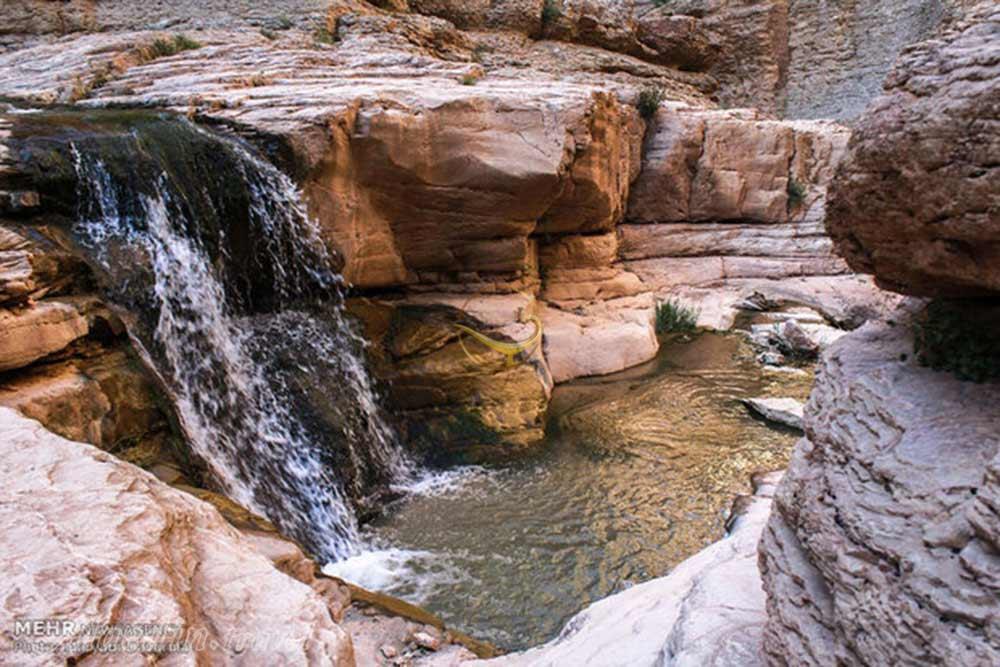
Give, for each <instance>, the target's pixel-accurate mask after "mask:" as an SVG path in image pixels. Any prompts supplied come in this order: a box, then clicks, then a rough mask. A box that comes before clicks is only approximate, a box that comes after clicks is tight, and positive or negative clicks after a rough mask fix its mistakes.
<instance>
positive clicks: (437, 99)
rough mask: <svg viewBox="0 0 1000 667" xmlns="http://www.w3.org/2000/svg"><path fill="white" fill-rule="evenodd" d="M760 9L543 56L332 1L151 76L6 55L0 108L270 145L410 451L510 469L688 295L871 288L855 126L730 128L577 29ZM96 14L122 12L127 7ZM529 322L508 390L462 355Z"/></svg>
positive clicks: (639, 62) (707, 311)
mask: <svg viewBox="0 0 1000 667" xmlns="http://www.w3.org/2000/svg"><path fill="white" fill-rule="evenodd" d="M763 4H768V6H771V4H773V3H771V4H769V3H762V4H760V6H758V4H754V5H753V7H750V6H744V5H742V4H738V3H733V4H728V3H727V4H724V5H722V6H720V7H715V6H714V5H713V6H711V7H709V6H707V5H706V6H704V7H703V6H701V5H698V4H697V3H689V5H690V6H688V5H684V7H680V6H678V7H676V8H674V9H676V10H677V11H678V12H682V13H678V14H676V15H675V14H670V13H667V12H665V11H660V10H657V11H655V12H654V11H652V10H651V9H650V8H648V7H641V8H640V7H638V6H635V7H633V6H632V5H628V7H626V6H625V4H623V5H622V6H621V7H619V8H618V9H615V8H616V7H618V6H617V5H614V4H611V5H607V6H602V7H603V9H600V8H598V7H597V6H596V5H595V6H590V5H585V4H580V5H579V7H577V6H576V5H573V4H572V3H566V4H564V6H563V10H564V11H563V13H562V14H560V17H559V18H558V19H557V20H551V21H550V24H549V25H547V27H546V28H545V30H546V31H547V32H545V33H544V35H543V36H548V37H557V38H558V39H559V40H561V41H552V40H542V41H535V40H532V39H530V38H529V36H528V35H533V34H535V33H534V32H533V29H532V28H530V27H529V28H526V27H524V23H525V22H524V21H523V20H521V19H518V18H516V17H517V16H521V17H522V18H523V17H524V16H526V15H527V14H530V12H531V11H534V9H532V8H530V7H529V5H530V3H527V4H517V3H513V4H511V5H510V6H509V8H510V11H506V12H500V13H497V12H496V11H494V10H493V9H491V10H490V11H489V12H487V13H486V14H485V15H483V14H481V13H477V12H479V9H476V10H475V11H473V10H474V9H475V8H476V7H478V5H476V6H475V7H473V6H469V7H467V8H465V10H464V13H461V12H458V10H457V9H455V7H456V6H455V5H453V4H450V3H440V4H433V6H432V3H423V4H421V3H410V5H409V11H395V12H389V11H385V10H383V9H380V8H377V7H375V6H373V5H370V4H366V3H360V2H355V3H350V2H339V3H334V4H333V5H332V6H331V8H330V11H329V12H328V14H327V16H326V21H325V23H323V28H322V29H323V30H324V31H326V32H321V33H317V32H316V31H304V30H300V29H297V28H296V27H295V26H294V25H292V26H285V28H286V29H281V30H277V31H275V30H272V29H271V28H267V27H262V28H260V29H257V28H256V27H253V28H251V29H242V30H238V31H234V30H228V29H224V28H226V26H227V24H226V23H225V22H221V23H211V25H212V26H218V29H213V30H202V31H198V32H191V33H190V34H191V35H192V36H194V37H196V38H197V42H198V45H199V48H195V49H188V50H184V51H182V52H179V53H176V54H167V55H163V56H160V57H156V58H149V57H148V54H149V53H150V51H149V48H150V45H151V44H153V43H155V41H156V40H157V39H164V38H169V37H170V36H171V34H174V33H164V32H132V33H128V32H117V31H110V32H105V33H99V34H82V33H81V34H76V33H74V34H70V35H67V36H65V37H58V36H53V35H48V36H46V35H45V34H43V35H41V36H39V35H36V36H35V37H34V38H35V39H41V40H42V43H40V44H38V45H37V46H35V47H33V48H25V49H20V50H18V51H15V52H13V53H11V54H9V55H8V56H6V57H5V58H4V61H3V65H4V68H3V72H2V73H0V92H2V94H3V95H6V96H8V97H10V98H13V99H19V100H23V101H25V102H27V103H51V102H57V101H58V102H71V103H74V104H76V105H77V106H79V107H83V108H98V107H105V106H109V105H110V106H126V107H128V106H154V107H163V108H166V109H170V110H173V111H175V112H177V113H181V114H186V115H188V116H189V117H191V118H193V119H195V120H197V121H200V122H204V123H209V124H215V125H220V126H223V127H226V128H229V130H230V131H234V132H236V133H239V134H240V135H242V136H244V137H246V138H248V139H249V140H251V141H253V142H255V143H256V144H258V145H259V146H262V147H264V148H265V150H267V151H269V152H270V153H271V155H272V157H273V158H274V159H275V160H276V161H277V162H278V163H279V164H280V165H281V166H282V167H283V168H285V169H286V170H287V171H288V172H290V173H292V174H294V175H295V177H296V179H297V180H298V182H299V183H300V184H301V186H302V188H303V191H304V194H305V196H306V199H307V201H308V203H309V206H310V212H311V213H312V214H313V215H314V217H315V218H316V219H317V220H318V221H319V222H320V224H321V226H322V228H323V231H324V234H325V236H326V240H327V241H328V242H329V244H330V246H331V247H332V248H334V249H335V250H337V251H338V254H339V255H340V257H341V258H342V260H343V274H344V277H345V279H346V280H347V281H348V282H349V284H350V285H351V286H352V288H353V290H354V294H355V295H356V296H357V297H358V300H357V301H352V302H351V310H352V312H354V313H355V314H356V315H357V316H359V317H361V319H362V320H363V323H364V325H365V327H366V331H367V335H368V337H369V338H370V339H372V340H377V341H381V342H383V343H384V344H379V345H377V346H375V348H374V349H373V354H374V356H375V357H377V363H376V364H375V368H376V369H377V372H378V373H379V375H380V376H381V377H382V379H384V380H386V381H387V383H388V385H389V387H390V390H389V391H390V399H391V401H392V402H393V403H395V404H396V405H397V408H398V410H399V411H400V413H401V414H402V415H403V417H404V421H406V422H407V423H409V424H415V425H417V426H415V427H414V428H416V429H417V431H414V432H412V433H410V434H409V435H410V436H412V437H410V438H408V439H410V440H413V441H418V440H424V441H431V440H437V441H442V440H443V441H448V440H454V439H458V440H459V441H466V440H469V439H473V440H476V439H479V440H481V439H482V438H484V437H488V439H490V440H491V441H494V445H495V446H494V447H493V449H495V450H497V451H498V452H501V453H510V452H511V451H516V450H517V449H520V448H522V447H524V446H525V445H529V444H531V443H535V442H538V441H539V439H540V438H541V434H542V425H543V418H544V413H545V409H546V405H547V402H548V393H549V390H550V388H551V385H552V383H553V382H563V381H566V380H570V379H573V378H575V377H581V376H587V375H596V374H604V373H610V372H614V371H617V370H621V369H623V368H627V367H629V366H633V365H636V364H638V363H641V362H643V361H646V360H649V359H650V358H652V357H653V356H654V355H655V354H656V351H657V348H658V343H657V337H656V333H655V331H654V328H653V312H654V305H655V303H656V301H657V300H658V299H660V298H665V297H667V296H678V295H681V296H683V298H684V299H686V300H688V301H690V302H691V303H692V305H697V306H700V307H701V308H702V313H703V318H702V323H703V324H706V325H710V326H716V327H721V328H725V327H728V326H730V325H731V324H732V322H733V318H734V315H735V312H736V311H735V305H736V304H738V303H739V302H741V301H742V300H744V299H745V298H747V297H748V296H750V295H752V294H753V293H755V292H763V293H766V295H768V296H769V298H771V297H773V300H774V301H776V302H781V301H805V302H809V303H814V305H817V306H822V304H827V306H822V307H821V309H822V308H827V314H828V315H829V316H830V317H831V318H832V319H835V320H838V321H839V320H843V319H845V313H846V310H847V309H848V306H847V305H845V304H847V303H848V302H849V301H850V300H851V299H853V298H855V296H857V293H858V292H859V291H860V292H865V293H866V294H870V293H871V290H870V287H868V286H866V285H863V284H860V283H857V281H855V280H854V279H850V278H848V277H847V276H846V275H844V274H845V266H844V264H843V263H842V262H841V261H840V260H839V259H838V258H836V257H835V256H833V254H832V253H831V252H830V243H829V241H828V239H827V238H826V236H825V234H824V233H823V231H822V229H821V228H820V226H819V220H820V219H821V218H822V215H823V210H824V206H825V199H826V194H825V193H826V188H827V183H828V181H829V179H830V177H831V176H832V173H833V170H834V168H835V166H836V164H837V162H838V161H839V160H840V158H841V156H842V154H843V151H844V144H845V142H846V138H847V133H846V130H845V129H844V128H842V127H839V126H837V125H835V124H833V123H822V122H816V123H805V122H784V121H775V120H773V118H772V117H771V116H770V115H769V114H767V113H765V112H759V111H749V110H731V111H719V110H717V109H716V108H715V107H716V104H715V103H714V102H713V101H712V99H711V95H712V94H713V92H712V91H713V90H714V87H715V83H713V81H714V77H713V75H712V74H710V73H709V71H708V70H704V68H702V70H704V71H688V70H687V69H685V68H684V67H683V66H682V64H679V63H678V62H676V61H675V60H672V59H671V58H667V57H665V56H662V53H661V56H656V55H655V53H653V52H656V53H660V52H663V53H665V51H663V49H666V46H664V45H663V44H661V43H660V42H656V41H655V40H654V41H652V42H649V44H653V46H648V47H643V48H645V49H647V50H643V49H640V48H639V47H638V46H636V44H638V42H635V43H633V42H630V41H628V40H631V39H633V37H634V35H633V37H629V38H628V40H625V42H621V41H620V40H619V41H615V39H617V38H615V39H613V38H612V37H611V36H608V35H603V33H601V34H596V33H594V30H596V28H594V30H591V29H589V28H588V29H587V30H582V31H581V30H580V29H579V26H584V25H587V26H600V27H601V28H600V29H601V30H606V29H607V30H610V29H611V28H612V27H614V26H616V25H618V24H617V23H616V22H615V21H612V20H611V15H607V16H605V14H604V13H601V12H612V13H614V12H613V11H612V10H614V11H619V10H620V11H622V12H626V13H627V14H628V16H632V17H633V18H635V20H634V21H633V20H632V19H629V20H628V21H625V23H623V24H622V25H628V26H632V27H633V28H634V29H635V30H636V31H639V32H636V33H635V35H639V34H644V35H647V37H648V36H649V35H658V34H662V33H663V31H667V28H668V27H669V26H666V24H664V25H660V23H663V21H667V23H669V24H670V25H674V24H675V23H678V22H679V23H683V24H685V25H687V24H691V25H702V23H705V25H709V24H712V21H716V22H717V25H716V24H712V25H716V28H713V30H716V29H717V30H718V31H723V32H725V30H736V29H739V30H756V29H755V28H753V27H752V26H753V25H755V24H754V23H753V22H752V21H749V19H748V20H741V19H740V18H739V17H744V18H746V17H745V16H744V14H745V15H746V16H750V15H752V16H760V15H762V12H763V13H766V12H764V10H763V9H762V7H763ZM96 6H97V7H98V8H101V7H102V6H103V7H104V9H101V11H105V10H106V11H107V12H110V13H105V14H100V16H105V17H110V16H112V15H113V10H114V8H115V7H116V6H117V5H115V4H114V3H109V4H105V5H102V4H101V3H97V5H96ZM501 6H503V7H507V5H505V4H503V3H494V4H492V5H490V7H494V8H496V7H501ZM70 8H71V7H67V8H66V9H67V11H68V10H69V9H70ZM727 8H728V9H727ZM737 8H739V12H737ZM395 9H397V10H399V9H400V8H398V7H397V8H395ZM402 9H406V8H402ZM480 9H481V8H480ZM529 10H530V11H529ZM261 11H263V9H262V10H261ZM415 11H426V12H428V13H433V14H436V16H426V15H422V14H418V13H414V12H415ZM484 11H485V10H484ZM728 11H732V12H737V14H738V16H736V15H733V16H729V17H728V18H725V19H723V15H724V14H725V12H728ZM491 12H492V13H491ZM594 12H597V13H598V14H600V16H602V17H603V18H602V19H601V20H599V21H598V20H597V18H598V17H597V15H596V14H594ZM630 12H631V13H630ZM684 12H686V13H684ZM719 12H722V13H721V14H720V13H719ZM526 13H527V14H526ZM210 15H211V13H210V12H209V14H206V16H210ZM615 15H616V16H617V14H615ZM640 16H641V18H642V20H641V21H639V19H638V18H636V17H640ZM726 16H728V15H726ZM441 17H444V18H441ZM512 17H513V18H512ZM588 17H589V18H588ZM713 17H715V18H713ZM446 19H447V20H446ZM654 19H655V20H656V21H659V22H660V23H657V24H656V26H659V27H656V26H653V27H650V25H652V24H650V25H647V26H646V27H645V28H642V27H641V26H643V25H646V24H647V23H648V22H649V21H653V20H654ZM668 19H669V20H668ZM106 20H107V21H110V20H111V19H110V18H107V19H106ZM207 20H208V19H206V21H207ZM230 20H232V21H236V22H240V21H242V25H244V26H256V25H257V24H258V23H259V21H257V19H256V18H254V19H253V20H252V21H250V20H249V19H247V18H246V17H244V16H242V15H236V16H235V17H230ZM762 20H763V19H762ZM769 20H770V19H768V21H769ZM213 21H214V19H213ZM449 21H455V22H456V23H457V24H458V25H459V26H468V27H471V28H477V29H478V28H487V27H488V28H493V29H494V30H492V31H483V30H476V31H473V30H461V29H459V28H456V27H455V25H454V24H453V23H451V22H449ZM636 21H638V23H636ZM643 22H645V23H643ZM108 25H109V26H111V24H110V23H109V24H108ZM115 25H116V26H117V24H115ZM177 25H178V26H183V27H185V29H186V28H187V26H188V25H189V24H188V23H184V22H181V23H178V24H177ZM190 25H193V24H190ZM145 26H146V24H144V23H143V22H142V21H138V20H137V21H136V22H135V23H134V24H133V25H132V26H131V27H137V28H138V27H145ZM560 26H563V27H565V31H563V27H560ZM573 26H576V27H573ZM637 26H638V27H637ZM703 27H704V26H703ZM571 28H572V29H571ZM631 29H632V28H630V30H631ZM699 29H700V28H699ZM706 29H707V28H706ZM643 30H645V32H642V31H643ZM549 33H551V34H549ZM629 34H632V33H629ZM713 34H714V33H713ZM741 34H742V33H741ZM324 35H329V36H330V39H327V37H325V36H324ZM602 35H603V36H602ZM536 36H539V35H536ZM43 38H44V39H43ZM53 39H56V40H58V41H56V42H53V43H49V42H51V41H52V40H53ZM636 39H637V38H636ZM649 39H652V37H650V38H649ZM706 39H707V38H706ZM719 39H722V38H721V37H712V39H710V40H708V41H709V42H712V43H713V44H715V43H716V42H718V41H719ZM732 39H734V40H736V41H738V42H745V41H747V40H750V36H749V35H748V34H742V36H733V37H732ZM678 40H679V43H680V44H683V45H697V44H699V43H700V42H699V41H698V40H697V39H693V38H691V37H689V36H685V35H681V36H679V37H678ZM647 41H649V40H647ZM723 41H724V40H723ZM751 41H752V40H751ZM578 42H583V44H580V43H578ZM626 42H628V44H632V46H628V45H627V44H626ZM657 45H659V46H657ZM654 47H655V48H654ZM608 49H614V50H608ZM648 49H653V51H649V52H647V51H648ZM656 49H660V51H656ZM724 51H725V52H726V53H729V52H730V49H728V48H727V49H724ZM779 60H780V58H779V57H777V56H775V60H774V62H778V61H779ZM719 62H722V61H719ZM746 62H747V63H748V64H749V63H753V62H757V61H756V60H754V59H748V60H747V61H746ZM748 66H749V65H748ZM776 67H777V66H776ZM777 69H780V68H777ZM777 69H775V70H774V72H777ZM609 72H610V74H609ZM734 76H736V75H734ZM748 76H749V75H748ZM754 76H756V75H754ZM768 76H770V75H768ZM773 76H774V78H775V79H777V78H780V75H779V74H777V73H774V75H773ZM739 77H743V74H740V75H739ZM739 77H737V78H739ZM768 86H770V84H768ZM768 86H764V87H763V88H761V90H773V87H768ZM652 88H656V89H659V90H660V91H661V92H662V95H663V99H664V103H663V104H661V105H660V108H659V109H658V110H656V109H654V110H653V111H654V112H655V113H653V114H651V115H649V116H648V118H646V117H643V115H642V114H640V113H639V111H638V109H637V106H638V103H639V101H640V96H641V93H642V91H644V90H648V89H652ZM760 103H761V104H765V102H763V101H761V102H760ZM790 277H791V278H795V280H793V281H787V280H782V279H787V278H790ZM859 285H860V287H859ZM848 293H849V294H851V295H853V296H851V297H850V298H847V297H844V295H845V294H848ZM819 295H822V298H820V296H819ZM865 298H867V297H865ZM821 302H822V303H821ZM829 304H836V305H835V306H833V307H832V310H831V309H830V307H828V306H829ZM532 316H538V317H539V318H540V320H541V322H542V325H543V328H544V338H543V341H542V345H541V346H540V348H539V350H538V351H537V353H536V354H535V355H534V356H533V357H532V358H531V359H530V360H529V363H528V364H525V365H521V366H518V367H516V368H513V369H512V368H508V367H507V366H506V365H504V363H503V358H502V357H499V356H497V355H494V356H492V357H491V356H490V354H491V353H490V352H489V351H488V350H485V349H481V348H475V347H474V346H475V345H477V344H476V343H470V346H472V347H473V350H474V352H475V354H474V355H473V359H470V358H469V357H468V356H467V355H466V354H465V352H464V351H463V350H462V347H461V344H460V341H459V340H458V333H457V330H456V329H455V328H454V326H453V323H454V322H456V321H460V320H461V321H466V322H467V323H468V324H469V325H471V326H472V327H473V328H477V329H479V330H481V331H483V332H484V333H487V334H489V335H492V336H494V337H499V338H503V339H506V340H523V339H525V338H527V337H529V336H530V335H531V333H532V331H533V327H532V325H531V324H529V323H528V321H529V320H530V318H531V317H532ZM463 318H465V319H464V320H463ZM393 387H395V389H393ZM428 425H433V428H431V429H430V432H429V433H426V432H425V431H426V428H427V426H428ZM418 431H419V432H418ZM461 434H465V436H462V435H461ZM489 434H492V435H489ZM442 435H443V436H444V437H442ZM458 449H460V450H461V449H463V447H459V448H458ZM489 449H490V448H483V451H488V450H489Z"/></svg>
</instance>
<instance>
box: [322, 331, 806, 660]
mask: <svg viewBox="0 0 1000 667" xmlns="http://www.w3.org/2000/svg"><path fill="white" fill-rule="evenodd" d="M810 382H811V380H810V378H808V377H799V376H794V375H790V374H787V373H775V372H768V371H764V370H762V369H761V368H760V367H759V366H758V365H757V364H756V363H754V361H753V354H752V353H751V351H750V350H749V349H748V348H747V346H746V344H745V343H743V342H742V340H741V339H740V337H738V336H735V335H717V334H703V335H700V336H698V337H696V338H694V339H692V340H680V341H675V342H673V343H670V344H667V345H665V346H664V347H663V349H662V351H661V353H660V355H659V356H658V357H657V359H655V360H654V361H652V362H650V363H648V364H645V365H644V366H642V367H638V368H634V369H631V370H629V371H626V372H623V373H619V374H617V375H614V376H607V377H603V378H594V379H588V380H582V381H578V382H574V383H570V384H567V385H564V386H561V387H559V388H557V390H556V392H555V395H554V397H553V402H552V407H551V410H550V413H551V417H550V424H549V428H548V436H547V439H546V443H545V445H544V446H543V447H542V448H541V449H540V451H539V452H538V454H537V455H536V456H534V457H533V458H531V459H530V460H526V461H522V462H519V463H517V464H512V465H509V466H504V467H502V468H492V469H485V468H463V469H458V470H452V471H445V472H442V473H440V474H439V475H437V476H431V477H429V478H427V479H425V480H424V481H423V482H422V487H421V488H417V489H415V492H414V493H413V494H411V495H409V496H408V497H406V499H404V500H402V501H400V502H398V503H397V504H396V505H395V506H393V507H392V508H391V509H390V511H389V512H387V513H386V515H385V516H383V517H381V518H379V519H377V520H376V521H375V522H373V523H372V524H371V525H369V526H368V528H367V537H368V539H369V541H370V543H371V544H372V545H373V550H372V551H371V552H369V553H366V554H363V555H361V556H358V557H356V558H353V559H350V560H348V561H346V562H343V563H338V564H336V565H334V566H332V567H331V568H330V570H329V571H331V573H334V574H338V575H340V576H343V577H344V578H347V579H350V580H353V581H355V582H356V583H358V584H360V585H363V586H368V587H370V588H375V589H379V590H382V591H384V592H387V593H391V594H393V595H396V596H399V597H402V598H404V599H408V600H410V601H413V602H416V603H418V604H421V605H423V606H425V607H427V608H428V609H430V610H431V611H433V612H435V613H437V614H439V615H440V616H441V617H443V618H444V619H445V621H447V622H448V623H449V624H451V625H453V626H455V627H457V628H458V629H461V630H463V631H465V632H468V633H469V634H472V635H473V636H476V637H478V638H481V639H486V640H488V641H491V642H493V643H494V644H496V645H498V646H500V647H502V648H505V649H510V650H514V649H520V648H524V647H527V646H530V645H534V644H538V643H540V642H544V641H547V640H549V639H551V638H552V637H554V636H555V635H556V634H557V633H558V632H559V630H560V629H561V627H562V626H563V624H564V623H565V622H566V621H567V620H568V619H569V618H570V617H571V616H573V615H574V614H575V613H577V612H578V611H579V610H580V609H582V608H583V607H585V606H586V605H587V604H589V603H591V602H593V601H595V600H597V599H599V598H602V597H605V596H607V595H609V594H611V593H614V592H617V591H619V590H622V589H624V588H626V587H628V586H631V585H634V584H637V583H640V582H643V581H646V580H648V579H651V578H654V577H659V576H662V575H664V574H666V573H667V572H669V571H670V569H671V568H672V567H673V566H674V565H676V564H677V563H678V562H680V561H681V560H683V559H684V558H686V557H688V556H690V555H691V554H693V553H695V552H696V551H698V550H699V549H701V548H703V547H704V546H706V545H707V544H709V543H711V542H713V541H715V540H717V539H719V537H720V536H721V535H722V533H723V524H724V522H725V517H726V512H727V510H728V508H729V506H730V505H731V503H732V501H733V498H734V497H735V496H736V495H737V494H740V493H747V492H749V491H750V486H749V476H750V474H751V473H752V472H754V471H756V470H773V469H777V468H782V467H784V466H785V465H786V464H787V461H788V457H789V454H790V453H791V449H792V446H793V445H794V443H795V440H796V438H797V436H796V434H795V433H794V432H791V431H789V430H783V429H780V428H775V427H772V426H769V425H767V424H764V423H762V422H761V421H759V420H757V419H755V418H753V417H751V416H750V415H749V414H748V413H747V411H746V408H744V407H743V405H742V404H741V403H740V402H739V399H740V398H745V397H752V396H763V395H783V396H789V395H791V396H796V397H800V398H801V397H804V396H805V395H806V394H807V393H808V389H809V384H810Z"/></svg>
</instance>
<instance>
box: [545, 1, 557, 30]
mask: <svg viewBox="0 0 1000 667" xmlns="http://www.w3.org/2000/svg"><path fill="white" fill-rule="evenodd" d="M560 16H562V6H561V5H560V4H559V0H545V3H544V4H543V5H542V27H545V26H547V25H549V24H550V23H552V22H553V21H555V20H556V19H558V18H559V17H560Z"/></svg>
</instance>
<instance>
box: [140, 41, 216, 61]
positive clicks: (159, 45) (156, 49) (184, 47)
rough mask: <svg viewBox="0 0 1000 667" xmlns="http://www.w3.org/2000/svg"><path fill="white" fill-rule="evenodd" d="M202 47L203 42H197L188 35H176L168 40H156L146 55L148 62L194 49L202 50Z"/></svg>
mask: <svg viewBox="0 0 1000 667" xmlns="http://www.w3.org/2000/svg"><path fill="white" fill-rule="evenodd" d="M201 47H202V44H201V42H197V41H195V40H193V39H191V38H190V37H188V36H187V35H174V36H173V37H171V38H169V39H166V38H163V37H161V38H160V39H157V40H154V41H153V43H152V44H150V45H149V46H148V47H147V48H146V49H145V54H144V55H146V57H147V59H148V60H156V59H157V58H165V57H167V56H172V55H174V54H176V53H180V52H181V51H191V50H194V49H200V48H201Z"/></svg>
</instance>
